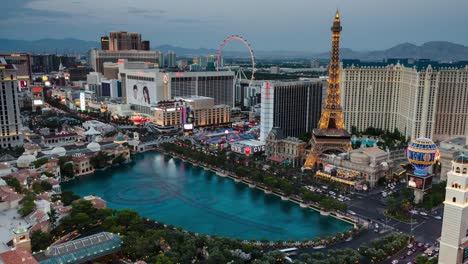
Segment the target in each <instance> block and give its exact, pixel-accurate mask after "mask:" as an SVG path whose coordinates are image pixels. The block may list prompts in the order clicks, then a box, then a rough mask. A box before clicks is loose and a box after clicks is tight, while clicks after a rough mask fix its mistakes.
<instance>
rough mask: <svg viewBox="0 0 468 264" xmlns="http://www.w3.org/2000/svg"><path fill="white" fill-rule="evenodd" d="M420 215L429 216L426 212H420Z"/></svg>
mask: <svg viewBox="0 0 468 264" xmlns="http://www.w3.org/2000/svg"><path fill="white" fill-rule="evenodd" d="M419 214H420V215H424V216H427V213H425V212H420V213H419Z"/></svg>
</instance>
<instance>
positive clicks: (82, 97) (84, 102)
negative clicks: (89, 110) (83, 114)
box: [80, 92, 86, 111]
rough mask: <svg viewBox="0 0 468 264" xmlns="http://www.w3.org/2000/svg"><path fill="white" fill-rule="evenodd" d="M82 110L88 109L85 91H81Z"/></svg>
mask: <svg viewBox="0 0 468 264" xmlns="http://www.w3.org/2000/svg"><path fill="white" fill-rule="evenodd" d="M80 110H81V111H84V110H86V99H85V93H83V92H81V93H80Z"/></svg>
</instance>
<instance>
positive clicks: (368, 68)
mask: <svg viewBox="0 0 468 264" xmlns="http://www.w3.org/2000/svg"><path fill="white" fill-rule="evenodd" d="M342 68H343V69H342V71H341V102H342V105H343V115H344V120H345V125H346V129H348V130H350V129H351V127H352V126H355V127H357V129H358V131H364V130H365V129H366V128H368V127H375V128H381V129H384V130H389V131H393V129H394V128H398V130H399V131H400V132H401V133H403V134H404V135H405V136H406V137H411V138H412V139H415V138H418V137H426V138H432V139H434V140H435V141H441V140H446V139H448V138H451V137H455V136H463V135H466V134H468V121H467V120H468V104H467V103H466V102H467V101H468V62H455V63H439V62H436V61H430V60H417V61H412V60H409V59H388V60H386V61H382V62H361V61H359V60H343V62H342Z"/></svg>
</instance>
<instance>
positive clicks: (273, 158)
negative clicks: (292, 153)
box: [269, 156, 286, 163]
mask: <svg viewBox="0 0 468 264" xmlns="http://www.w3.org/2000/svg"><path fill="white" fill-rule="evenodd" d="M269 160H271V161H274V162H278V163H281V162H283V161H285V160H286V159H283V158H281V157H278V156H271V157H270V158H269Z"/></svg>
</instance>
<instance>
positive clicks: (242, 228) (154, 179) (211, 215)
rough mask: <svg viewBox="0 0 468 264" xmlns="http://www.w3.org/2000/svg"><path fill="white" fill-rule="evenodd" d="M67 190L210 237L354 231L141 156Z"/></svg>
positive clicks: (194, 170)
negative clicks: (101, 199)
mask: <svg viewBox="0 0 468 264" xmlns="http://www.w3.org/2000/svg"><path fill="white" fill-rule="evenodd" d="M63 189H65V190H72V191H74V192H75V193H77V194H79V195H81V196H85V195H90V194H95V195H98V196H100V197H102V198H104V199H105V200H106V201H107V206H108V207H109V208H115V209H123V208H129V209H133V210H136V211H138V212H139V213H140V214H141V215H142V216H144V217H147V218H150V219H153V220H156V221H159V222H163V223H165V224H172V225H174V226H177V227H182V228H184V229H186V230H190V231H193V232H197V233H202V234H209V235H218V236H225V237H232V238H240V239H257V240H260V239H268V240H290V239H294V240H303V239H312V238H314V237H317V236H327V235H333V234H336V233H338V232H343V231H345V230H348V229H350V228H351V227H352V226H351V225H350V224H348V223H346V222H343V221H340V220H338V219H335V218H333V217H329V216H321V215H320V214H319V213H318V212H316V211H313V210H311V209H304V208H300V207H299V206H298V205H297V204H294V203H292V202H289V201H282V200H281V198H279V197H277V196H275V195H267V194H264V193H263V191H260V190H257V189H252V188H249V187H248V186H247V185H245V184H243V183H236V182H234V181H233V180H231V179H229V178H223V177H219V176H217V175H216V174H214V173H212V172H209V171H205V170H204V169H203V168H200V167H196V166H193V165H191V164H189V163H185V162H183V161H180V160H178V159H173V158H169V157H167V156H164V155H163V154H159V153H145V154H142V155H139V156H137V157H136V158H135V161H134V162H133V163H132V164H127V165H123V166H120V167H118V168H111V169H108V170H105V171H100V172H97V173H96V174H95V175H91V176H87V177H84V178H80V179H78V180H75V181H72V182H69V183H66V184H63Z"/></svg>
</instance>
